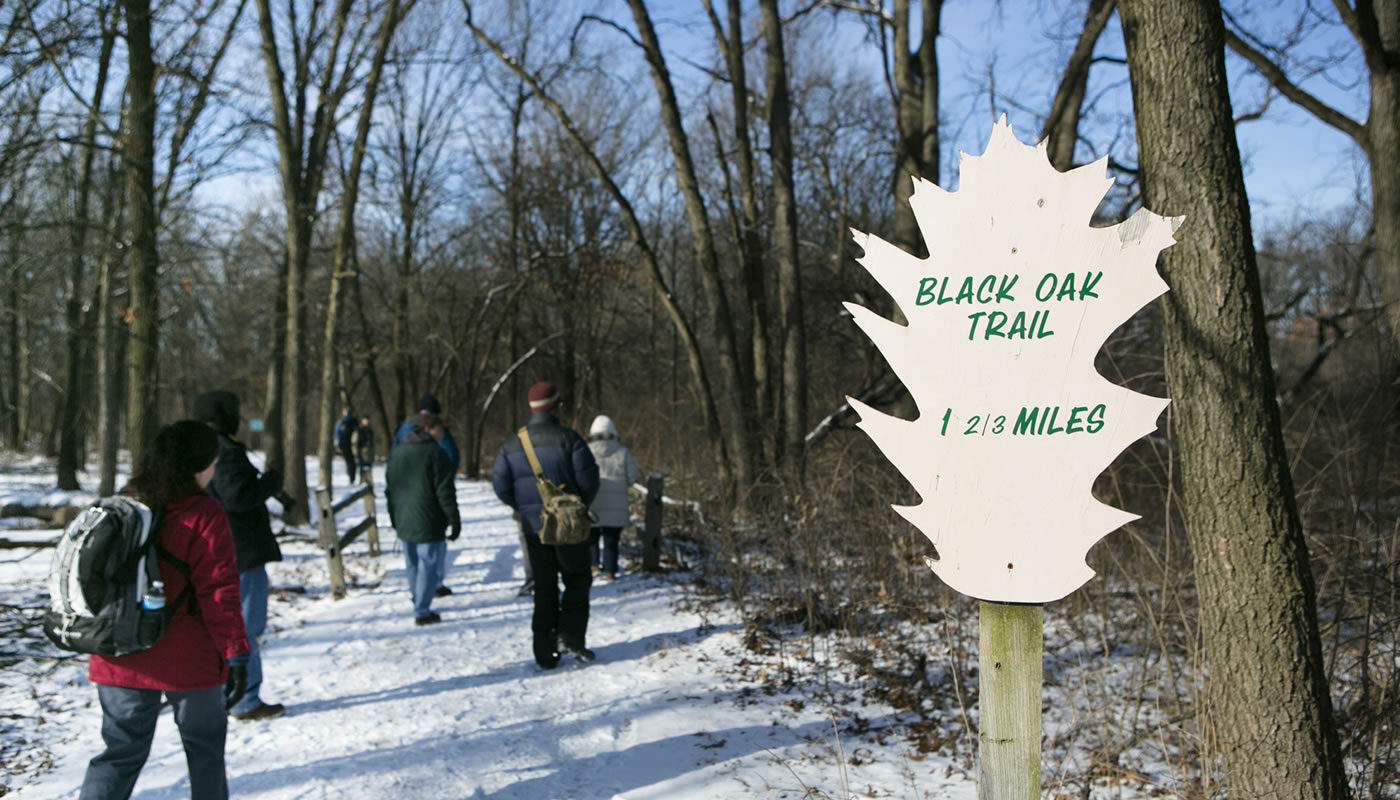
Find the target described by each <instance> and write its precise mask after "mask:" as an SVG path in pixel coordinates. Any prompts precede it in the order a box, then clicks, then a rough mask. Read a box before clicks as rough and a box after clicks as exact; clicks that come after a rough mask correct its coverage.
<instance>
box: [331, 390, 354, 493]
mask: <svg viewBox="0 0 1400 800" xmlns="http://www.w3.org/2000/svg"><path fill="white" fill-rule="evenodd" d="M359 427H360V418H359V417H357V416H355V414H354V413H353V412H351V411H350V409H348V408H347V409H345V414H344V415H342V416H341V418H340V419H339V420H338V421H337V422H336V423H335V428H333V429H332V435H333V438H334V439H335V449H337V450H339V451H340V456H341V458H344V459H345V474H347V475H349V476H350V482H351V483H354V482H355V476H356V475H358V474H359V472H360V465H359V462H358V461H357V460H356V458H355V431H356V430H357V429H359Z"/></svg>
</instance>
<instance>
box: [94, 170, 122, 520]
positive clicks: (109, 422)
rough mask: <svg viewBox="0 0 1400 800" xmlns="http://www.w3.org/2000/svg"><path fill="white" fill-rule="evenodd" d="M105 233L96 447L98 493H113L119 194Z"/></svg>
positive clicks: (118, 383)
mask: <svg viewBox="0 0 1400 800" xmlns="http://www.w3.org/2000/svg"><path fill="white" fill-rule="evenodd" d="M117 173H118V170H117V167H116V164H115V163H113V164H112V165H111V167H110V168H109V170H108V176H107V181H106V183H107V185H108V186H109V187H113V188H112V189H109V195H114V194H116V192H115V189H114V187H115V185H116V183H117V181H116V177H117ZM104 207H105V211H104V215H105V216H104V224H103V226H102V230H103V232H104V233H105V234H106V239H105V241H104V246H103V248H102V258H101V260H100V261H98V266H97V288H96V291H95V294H96V302H95V303H94V304H93V307H94V308H95V309H96V310H95V312H94V316H95V317H96V318H97V342H96V345H95V347H94V349H95V350H96V355H97V385H98V387H99V389H98V406H97V436H98V441H97V450H98V453H99V455H98V463H99V465H100V466H99V468H98V474H99V478H98V486H97V493H98V495H99V496H102V497H106V496H108V495H111V494H114V493H115V492H116V489H117V450H118V448H119V446H120V444H121V429H122V425H121V422H120V420H121V418H122V410H123V409H122V396H123V391H122V390H123V389H124V386H123V382H122V369H121V367H122V365H123V364H125V363H126V345H127V338H126V336H125V335H124V332H123V331H122V329H121V327H120V324H119V323H118V320H117V315H116V308H115V303H114V298H113V291H112V288H113V286H115V285H116V275H115V274H114V273H115V272H116V268H117V266H118V260H119V259H120V258H121V250H120V249H118V248H117V247H116V242H117V241H118V236H119V233H120V231H121V230H122V227H123V224H124V217H125V216H126V204H125V202H124V201H123V200H122V199H121V198H120V197H112V196H109V197H108V198H107V202H106V203H105V204H104Z"/></svg>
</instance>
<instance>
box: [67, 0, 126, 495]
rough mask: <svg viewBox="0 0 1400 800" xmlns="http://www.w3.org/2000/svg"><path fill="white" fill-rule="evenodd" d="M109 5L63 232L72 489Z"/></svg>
mask: <svg viewBox="0 0 1400 800" xmlns="http://www.w3.org/2000/svg"><path fill="white" fill-rule="evenodd" d="M115 13H116V10H115V9H114V8H110V7H106V6H104V7H103V8H102V9H101V14H102V45H101V47H100V48H99V51H98V56H97V78H96V80H95V81H94V84H93V90H92V102H91V104H90V105H89V106H88V116H87V120H86V121H85V122H84V123H83V133H82V138H81V141H80V143H79V148H80V150H81V153H82V156H81V160H80V163H79V167H78V186H77V191H76V192H75V194H76V197H75V198H74V203H73V229H72V231H71V233H70V235H69V240H70V241H71V242H72V248H73V253H72V255H71V260H70V261H69V266H68V286H67V287H66V290H67V292H68V304H67V309H66V314H65V317H66V320H65V321H66V322H67V325H68V347H67V350H68V370H67V376H66V379H65V381H64V385H65V386H66V387H67V388H66V390H65V391H64V393H63V412H62V416H61V418H60V422H59V446H58V464H57V471H58V488H60V489H66V490H69V491H71V490H75V489H77V488H78V470H79V469H80V468H81V467H82V463H81V462H82V460H83V453H82V452H80V450H81V448H80V446H79V445H80V442H81V441H82V435H81V430H80V428H79V425H78V414H79V412H80V411H81V408H82V399H83V398H84V397H87V396H88V392H87V391H86V388H87V386H86V384H87V381H86V380H85V377H86V374H85V370H84V369H83V366H84V365H85V363H86V361H87V351H88V347H87V345H88V343H89V341H90V339H91V333H92V331H91V327H90V326H89V325H88V323H87V320H88V319H90V317H87V316H85V315H84V314H83V300H84V298H83V282H84V281H85V280H86V272H87V263H86V262H87V251H88V241H89V236H88V227H89V225H90V222H89V214H90V207H91V203H90V202H89V201H90V199H91V197H92V182H93V181H92V171H93V163H94V161H96V158H97V149H96V146H95V145H96V143H97V121H98V118H99V117H100V116H101V114H102V97H103V95H104V94H106V92H107V72H108V69H109V67H110V66H111V63H112V49H113V45H114V44H115V43H116V38H117V32H116V28H115V26H113V25H112V24H110V21H109V15H115Z"/></svg>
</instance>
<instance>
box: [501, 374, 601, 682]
mask: <svg viewBox="0 0 1400 800" xmlns="http://www.w3.org/2000/svg"><path fill="white" fill-rule="evenodd" d="M529 400H530V411H531V414H532V415H531V417H530V421H529V422H528V423H527V424H526V426H525V430H526V431H527V432H528V435H529V437H530V444H531V445H532V446H533V447H534V450H535V457H536V458H538V459H539V462H540V469H541V471H543V472H544V475H545V477H546V478H548V479H549V480H551V481H553V482H554V483H557V484H559V485H560V486H562V487H564V488H565V489H566V490H568V491H570V492H572V493H574V494H577V495H578V496H579V497H582V498H583V501H584V502H585V503H589V502H592V500H593V496H594V495H595V494H597V493H598V464H597V462H595V461H594V460H593V452H592V451H591V450H589V449H588V443H587V442H585V441H584V440H583V437H582V436H579V435H578V432H577V431H574V430H573V429H572V428H568V427H565V426H564V425H561V424H560V423H559V418H558V417H557V416H555V414H556V413H557V412H558V410H559V391H558V390H557V389H555V388H554V384H551V383H549V382H547V381H541V382H539V383H537V384H535V385H534V386H531V387H530V394H529ZM491 483H492V487H493V488H494V489H495V491H496V496H497V497H499V498H500V499H501V502H502V503H505V504H506V505H508V506H510V507H511V508H513V509H515V511H516V512H517V514H518V516H519V517H520V527H521V530H522V531H523V532H524V533H525V542H526V546H527V549H528V551H529V552H528V555H529V557H530V563H531V564H532V566H533V567H534V572H535V613H534V617H533V618H532V619H531V623H530V628H531V632H532V633H533V634H534V651H535V663H537V664H539V665H540V667H542V668H543V669H553V668H554V667H555V666H557V665H558V663H559V654H560V653H568V654H569V655H571V656H573V657H574V658H575V659H577V660H579V661H581V662H584V663H587V662H590V661H592V660H593V658H594V655H593V651H592V650H589V649H588V648H587V647H586V646H585V638H586V636H587V633H588V592H589V589H590V587H592V585H593V572H592V569H591V567H590V564H589V552H588V542H587V541H583V542H580V543H578V544H569V545H546V544H544V543H542V542H541V541H540V536H539V530H540V509H541V508H542V506H543V503H542V501H541V500H540V491H539V488H538V484H537V483H536V482H535V473H534V471H533V470H532V469H531V468H530V459H529V457H528V456H526V455H525V448H524V446H523V445H522V444H521V443H520V434H519V433H518V432H517V433H515V434H513V435H512V436H511V437H510V438H509V439H506V443H505V444H503V445H501V451H500V453H498V454H497V455H496V464H495V467H494V468H493V469H492V471H491ZM560 578H563V581H564V593H563V595H562V596H561V595H560V594H559V579H560Z"/></svg>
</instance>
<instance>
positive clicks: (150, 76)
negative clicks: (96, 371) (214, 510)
mask: <svg viewBox="0 0 1400 800" xmlns="http://www.w3.org/2000/svg"><path fill="white" fill-rule="evenodd" d="M123 8H124V9H125V12H126V42H127V57H128V61H129V64H130V68H129V71H128V78H127V97H128V100H127V114H126V135H125V137H124V139H123V142H122V153H123V157H124V160H125V167H126V193H127V221H128V223H129V225H130V227H129V230H130V238H131V247H130V250H129V251H128V252H129V255H128V261H127V283H128V286H129V295H128V304H127V309H126V321H127V326H128V328H129V330H130V342H131V344H130V349H129V350H128V351H127V360H126V364H127V398H128V399H127V446H128V448H129V449H130V450H131V458H132V461H133V463H134V462H136V461H139V460H140V457H141V452H142V450H143V448H145V446H146V445H147V444H149V443H150V441H151V440H152V439H153V438H154V437H155V434H156V426H157V424H158V422H159V414H160V406H159V399H160V398H159V391H160V358H159V355H160V354H159V346H160V338H159V337H160V293H159V270H160V256H159V253H158V252H157V248H156V223H157V213H156V202H155V201H156V198H155V191H156V187H155V131H156V65H155V56H154V53H153V51H152V49H151V5H150V2H149V0H123Z"/></svg>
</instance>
